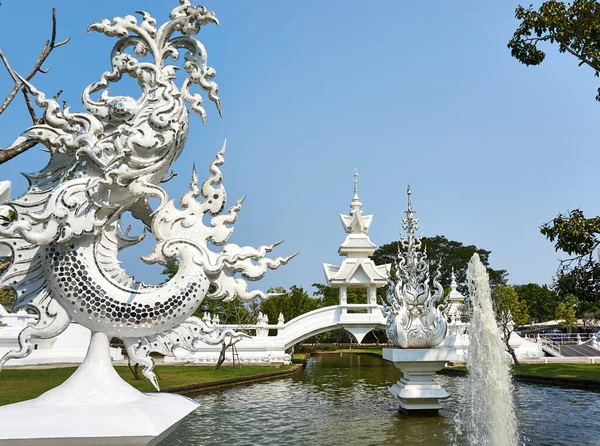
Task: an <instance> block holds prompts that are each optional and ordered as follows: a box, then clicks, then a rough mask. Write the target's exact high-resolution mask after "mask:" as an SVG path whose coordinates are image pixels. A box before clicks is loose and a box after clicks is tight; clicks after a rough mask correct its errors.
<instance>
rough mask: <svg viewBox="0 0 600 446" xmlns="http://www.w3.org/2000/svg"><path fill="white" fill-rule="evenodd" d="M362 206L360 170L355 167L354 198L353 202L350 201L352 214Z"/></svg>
mask: <svg viewBox="0 0 600 446" xmlns="http://www.w3.org/2000/svg"><path fill="white" fill-rule="evenodd" d="M361 207H362V203H361V202H360V199H359V198H358V170H357V169H354V198H352V202H351V203H350V209H352V210H351V211H350V215H352V214H354V213H355V212H356V211H358V210H359V209H360V208H361Z"/></svg>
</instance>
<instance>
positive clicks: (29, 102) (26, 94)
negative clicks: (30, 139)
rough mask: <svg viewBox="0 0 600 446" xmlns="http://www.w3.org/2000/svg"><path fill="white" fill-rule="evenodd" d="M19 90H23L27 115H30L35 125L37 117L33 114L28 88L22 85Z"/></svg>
mask: <svg viewBox="0 0 600 446" xmlns="http://www.w3.org/2000/svg"><path fill="white" fill-rule="evenodd" d="M21 91H22V92H23V96H24V97H25V104H26V105H27V110H28V111H29V116H31V120H32V121H33V124H34V125H35V124H37V123H38V117H37V116H36V114H35V109H34V108H33V104H32V103H31V99H30V98H29V90H28V89H27V87H23V89H22V90H21Z"/></svg>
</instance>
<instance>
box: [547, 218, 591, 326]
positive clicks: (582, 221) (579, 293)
mask: <svg viewBox="0 0 600 446" xmlns="http://www.w3.org/2000/svg"><path fill="white" fill-rule="evenodd" d="M540 232H541V233H542V234H543V235H545V236H546V238H547V239H548V240H550V241H551V242H554V248H555V249H556V251H564V252H565V253H566V254H567V255H569V256H570V257H569V258H567V259H564V260H561V261H560V265H559V268H558V271H557V275H556V280H555V283H554V288H555V291H556V293H557V294H558V296H559V297H560V298H561V299H564V298H565V297H566V296H571V295H572V296H574V297H575V298H576V299H577V301H578V304H577V313H578V314H579V315H582V314H584V313H588V312H598V311H600V263H599V262H598V259H597V258H596V256H595V251H596V249H597V248H598V246H599V245H600V239H599V238H598V236H599V235H600V217H592V218H586V217H585V215H584V213H583V212H582V211H581V210H579V209H575V210H573V211H571V212H569V213H568V214H559V215H558V216H557V217H556V218H555V219H554V220H552V221H551V222H548V223H546V224H544V225H543V226H542V227H541V229H540Z"/></svg>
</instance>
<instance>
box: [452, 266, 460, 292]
mask: <svg viewBox="0 0 600 446" xmlns="http://www.w3.org/2000/svg"><path fill="white" fill-rule="evenodd" d="M450 277H451V278H452V282H451V283H450V289H451V290H452V291H456V289H457V288H458V284H457V283H456V276H455V275H454V267H452V276H450Z"/></svg>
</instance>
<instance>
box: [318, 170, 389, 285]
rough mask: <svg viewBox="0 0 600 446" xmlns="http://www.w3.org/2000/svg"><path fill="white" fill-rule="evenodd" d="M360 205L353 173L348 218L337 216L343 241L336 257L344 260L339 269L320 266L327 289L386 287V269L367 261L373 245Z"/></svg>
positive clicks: (331, 266) (387, 271)
mask: <svg viewBox="0 0 600 446" xmlns="http://www.w3.org/2000/svg"><path fill="white" fill-rule="evenodd" d="M361 208H362V203H361V202H360V199H359V198H358V172H357V171H356V169H355V170H354V198H353V199H352V202H351V203H350V209H351V211H350V214H349V215H343V214H340V219H341V221H342V226H343V227H344V231H346V234H347V235H346V240H344V242H343V243H342V244H341V245H340V247H339V249H338V253H339V254H340V255H341V256H345V257H346V259H344V261H343V262H342V264H341V265H340V266H335V265H330V264H328V263H325V264H323V267H324V269H325V277H326V279H327V285H329V286H332V287H334V288H335V287H339V286H344V285H350V286H352V285H354V286H376V287H380V286H383V285H385V284H386V283H387V278H388V276H389V273H390V265H379V266H377V265H375V263H374V262H373V261H372V260H371V259H370V258H369V256H370V255H372V254H373V253H374V252H375V250H376V249H377V245H376V244H374V243H373V242H372V241H371V239H369V236H368V232H369V227H370V226H371V222H372V221H373V216H372V215H363V212H362V210H361Z"/></svg>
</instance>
